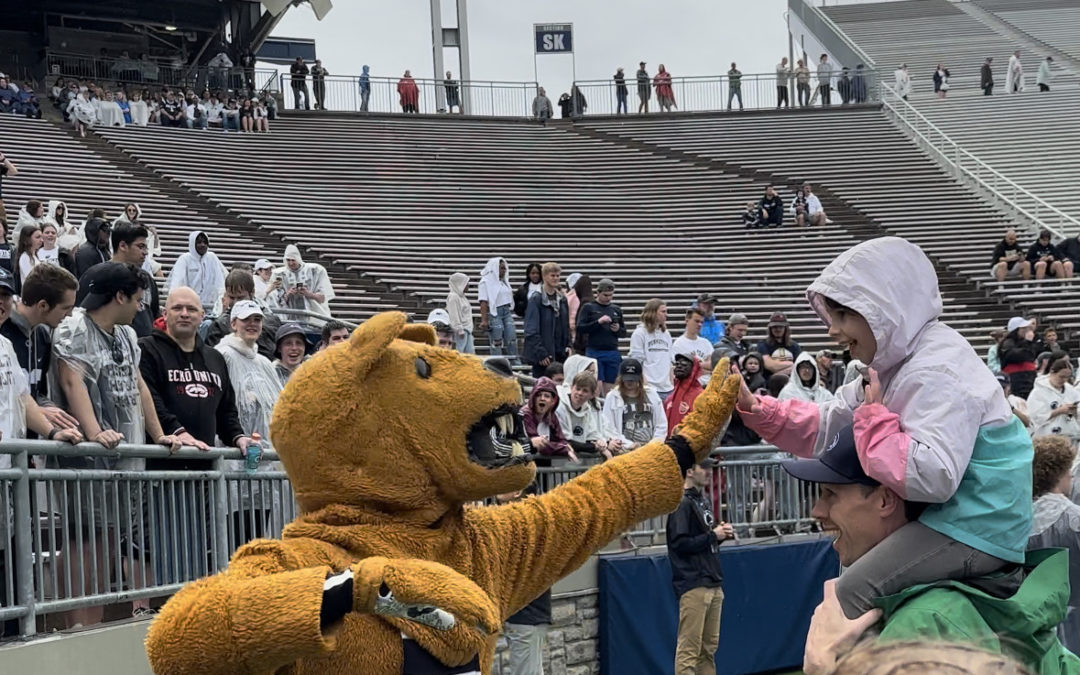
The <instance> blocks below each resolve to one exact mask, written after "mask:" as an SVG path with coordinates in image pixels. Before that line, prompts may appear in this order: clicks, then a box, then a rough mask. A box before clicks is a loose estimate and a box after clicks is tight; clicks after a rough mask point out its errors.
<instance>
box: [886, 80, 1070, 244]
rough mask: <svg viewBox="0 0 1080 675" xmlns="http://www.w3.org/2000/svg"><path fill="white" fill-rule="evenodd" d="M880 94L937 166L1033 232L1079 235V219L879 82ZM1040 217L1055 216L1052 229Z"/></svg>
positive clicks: (1060, 237) (896, 117)
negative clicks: (1019, 218)
mask: <svg viewBox="0 0 1080 675" xmlns="http://www.w3.org/2000/svg"><path fill="white" fill-rule="evenodd" d="M881 91H882V96H881V103H882V105H883V106H884V108H885V109H886V110H887V111H889V112H890V113H892V117H893V119H895V120H897V121H898V122H899V123H900V126H901V127H902V128H906V129H907V130H908V131H909V132H910V133H911V134H912V135H914V136H915V138H916V139H917V140H919V141H922V146H923V147H924V149H925V150H926V151H927V152H928V153H929V154H930V155H931V156H932V157H935V158H937V159H938V161H939V163H941V164H943V165H944V166H946V167H947V168H949V169H951V170H953V171H954V172H956V173H958V174H959V175H960V176H961V177H967V178H968V179H970V180H971V181H972V182H974V183H975V184H976V185H977V186H979V187H980V188H982V189H984V190H986V191H987V192H989V193H990V194H991V195H993V196H994V197H995V198H996V199H1000V200H1001V201H1002V202H1004V203H1005V204H1007V205H1008V206H1009V207H1010V208H1012V209H1013V210H1014V211H1015V212H1016V213H1018V214H1020V215H1022V216H1024V217H1025V218H1026V219H1027V220H1028V221H1029V222H1030V223H1031V225H1032V226H1033V227H1034V228H1035V229H1037V230H1041V229H1046V230H1049V231H1050V232H1051V233H1052V234H1053V236H1054V237H1055V238H1056V239H1058V240H1061V239H1065V238H1066V237H1068V236H1070V234H1074V233H1077V232H1080V220H1077V219H1076V218H1073V217H1072V216H1070V215H1069V214H1067V213H1065V212H1064V211H1062V210H1061V209H1059V208H1057V207H1056V206H1053V205H1052V204H1050V203H1048V202H1047V201H1046V200H1045V199H1043V198H1042V197H1039V196H1038V195H1036V194H1035V193H1033V192H1031V191H1030V190H1028V189H1026V188H1024V187H1023V186H1021V185H1019V184H1018V183H1017V182H1016V181H1014V180H1012V179H1011V178H1009V177H1008V176H1005V175H1004V174H1002V173H1001V172H1000V171H998V170H997V169H995V168H993V167H992V166H990V165H989V164H987V163H986V162H984V161H983V160H981V159H979V158H978V157H977V156H975V155H974V154H972V153H971V152H970V151H969V150H966V149H964V148H963V147H961V146H960V144H959V143H957V142H956V141H954V140H953V139H952V138H950V137H949V135H948V134H946V133H945V132H944V131H942V130H941V128H940V127H938V126H937V125H936V124H934V123H933V122H931V121H930V120H929V119H928V118H927V117H926V116H925V115H923V114H922V113H921V112H919V111H918V109H916V108H915V106H914V105H912V104H911V103H910V102H909V101H907V100H905V99H904V98H902V97H901V96H899V95H898V94H897V93H896V91H895V90H894V89H893V88H892V87H890V86H889V85H887V84H885V83H882V84H881ZM920 125H921V126H922V129H920ZM1003 188H1007V189H1008V191H1007V192H1006V191H1005V190H1003ZM1021 198H1023V199H1024V200H1025V203H1021V201H1020V200H1021ZM1044 214H1050V215H1052V216H1054V217H1056V219H1057V221H1058V225H1057V226H1053V225H1051V224H1050V223H1048V222H1046V219H1045V215H1044ZM1063 228H1069V230H1070V231H1071V232H1069V233H1067V232H1065V231H1064V229H1063Z"/></svg>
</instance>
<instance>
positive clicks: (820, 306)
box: [806, 237, 942, 371]
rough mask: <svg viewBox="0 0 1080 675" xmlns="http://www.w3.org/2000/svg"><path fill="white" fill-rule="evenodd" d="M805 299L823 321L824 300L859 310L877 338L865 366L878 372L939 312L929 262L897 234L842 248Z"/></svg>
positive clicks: (894, 362) (904, 352) (904, 353)
mask: <svg viewBox="0 0 1080 675" xmlns="http://www.w3.org/2000/svg"><path fill="white" fill-rule="evenodd" d="M882 270H888V272H887V273H885V274H883V273H882ZM806 297H807V299H808V300H809V301H810V306H811V307H813V308H814V311H815V312H817V315H818V316H819V317H820V318H821V320H822V321H823V322H825V325H829V312H828V310H827V309H826V307H825V300H824V299H825V298H830V299H832V300H834V301H835V302H838V303H840V304H841V305H844V306H846V307H850V308H851V309H853V310H855V311H856V312H858V313H859V314H861V315H862V316H863V318H865V319H866V322H867V323H868V324H869V326H870V330H871V331H872V332H873V334H874V338H875V339H876V340H877V351H876V352H875V353H874V359H873V361H872V362H871V363H870V364H869V365H870V366H872V367H874V368H876V369H877V370H880V371H890V370H892V369H894V368H896V367H897V366H899V365H900V364H901V363H902V362H903V361H904V360H905V359H906V358H907V357H908V356H909V355H910V354H911V353H912V351H913V348H914V345H915V343H916V342H917V341H918V338H919V336H920V335H921V334H922V333H923V332H924V331H925V330H926V329H927V328H928V327H929V326H931V325H933V324H935V323H937V321H938V317H939V316H941V312H942V302H941V292H940V291H939V290H938V278H937V272H936V271H935V270H934V265H933V263H931V262H930V259H929V258H928V257H926V254H925V253H923V251H922V249H921V248H919V247H918V246H916V245H915V244H912V243H911V242H909V241H907V240H905V239H901V238H900V237H879V238H877V239H871V240H870V241H866V242H863V243H861V244H858V245H857V246H853V247H851V248H849V249H848V250H846V251H844V252H843V253H841V254H840V255H839V256H837V257H836V259H835V260H833V261H832V262H831V263H829V265H828V266H827V267H826V268H825V269H824V270H823V271H822V272H821V274H820V275H818V278H817V279H816V280H814V282H813V283H812V284H810V287H809V288H808V289H807V291H806Z"/></svg>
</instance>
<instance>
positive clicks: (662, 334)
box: [630, 325, 675, 392]
mask: <svg viewBox="0 0 1080 675" xmlns="http://www.w3.org/2000/svg"><path fill="white" fill-rule="evenodd" d="M630 358H634V359H638V360H639V361H641V364H642V366H643V368H644V371H645V373H644V374H645V383H646V384H650V385H652V387H653V388H654V389H656V391H658V392H665V391H671V390H672V389H674V388H675V385H674V384H672V382H671V333H669V332H667V331H666V330H664V331H661V330H656V331H653V332H652V333H650V332H648V331H647V330H645V326H644V325H639V326H638V327H637V328H635V329H634V332H633V333H632V334H631V335H630Z"/></svg>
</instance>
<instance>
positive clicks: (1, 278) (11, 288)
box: [0, 267, 15, 294]
mask: <svg viewBox="0 0 1080 675" xmlns="http://www.w3.org/2000/svg"><path fill="white" fill-rule="evenodd" d="M0 288H6V289H7V291H8V293H11V294H14V293H15V277H14V275H12V274H11V272H8V271H7V270H6V269H4V268H3V267H0Z"/></svg>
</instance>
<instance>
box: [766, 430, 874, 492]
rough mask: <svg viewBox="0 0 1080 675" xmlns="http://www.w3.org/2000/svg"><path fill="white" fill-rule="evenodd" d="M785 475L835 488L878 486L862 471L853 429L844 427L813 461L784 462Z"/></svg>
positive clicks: (796, 460)
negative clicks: (853, 485) (854, 485)
mask: <svg viewBox="0 0 1080 675" xmlns="http://www.w3.org/2000/svg"><path fill="white" fill-rule="evenodd" d="M780 465H781V466H782V467H784V471H787V472H788V473H789V474H791V475H792V476H794V477H795V478H798V479H799V480H804V481H807V482H808V483H832V484H834V485H852V484H858V485H869V486H871V487H877V486H878V485H881V483H879V482H877V481H876V480H874V479H873V478H871V477H870V476H867V475H866V472H865V471H863V468H862V464H860V463H859V453H858V452H856V451H855V432H854V430H853V427H850V426H848V427H844V428H843V429H841V430H840V432H839V433H837V434H836V435H835V436H833V438H832V440H831V441H829V445H828V446H827V447H826V448H825V450H824V451H823V452H822V453H821V454H820V455H818V456H817V457H816V458H814V459H795V460H788V461H786V462H781V463H780Z"/></svg>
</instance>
